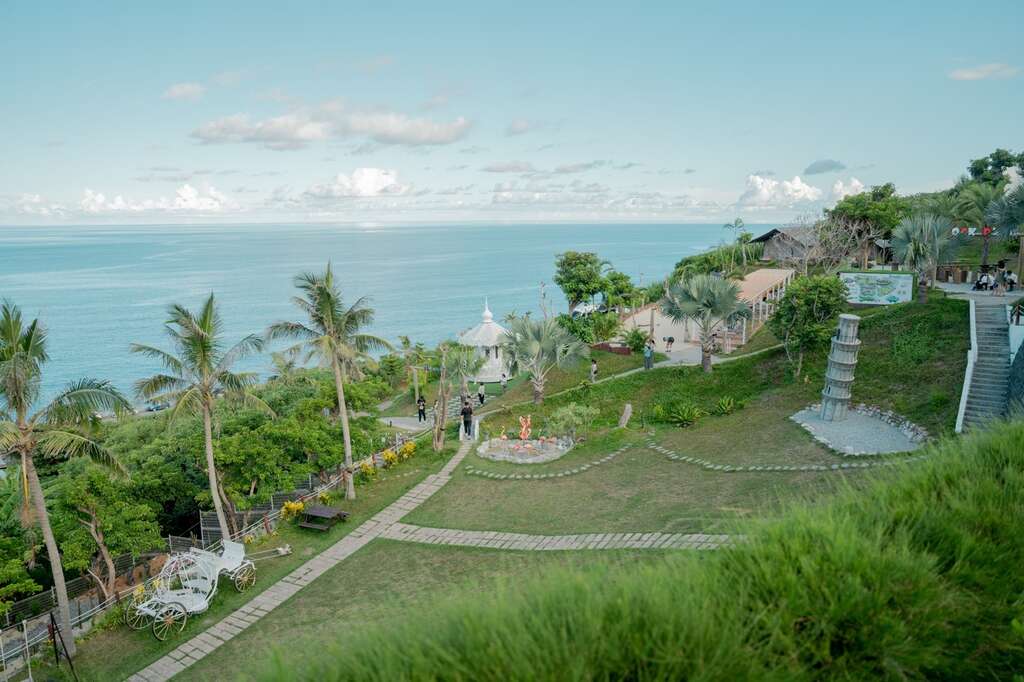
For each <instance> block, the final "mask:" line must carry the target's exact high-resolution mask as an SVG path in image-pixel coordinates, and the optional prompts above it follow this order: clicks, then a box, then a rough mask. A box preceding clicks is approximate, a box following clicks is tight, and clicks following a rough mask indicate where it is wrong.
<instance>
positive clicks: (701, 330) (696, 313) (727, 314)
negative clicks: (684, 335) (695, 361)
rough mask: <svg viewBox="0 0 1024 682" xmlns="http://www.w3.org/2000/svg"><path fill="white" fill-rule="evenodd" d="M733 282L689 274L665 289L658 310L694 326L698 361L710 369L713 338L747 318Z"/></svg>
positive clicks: (745, 308)
mask: <svg viewBox="0 0 1024 682" xmlns="http://www.w3.org/2000/svg"><path fill="white" fill-rule="evenodd" d="M739 295H740V287H739V285H738V284H737V283H736V282H733V281H731V280H728V279H725V278H723V277H715V276H713V275H702V274H697V275H690V276H687V277H684V278H682V279H680V280H678V281H675V282H673V283H672V284H671V285H670V286H669V287H668V288H667V289H666V290H665V298H663V299H662V301H661V311H662V312H663V313H664V314H665V315H666V316H668V317H669V318H671V319H673V320H675V321H676V322H682V321H685V320H688V321H690V322H692V323H693V324H694V325H695V326H696V328H697V335H698V338H699V340H700V346H701V364H702V365H703V367H704V371H705V372H710V371H711V352H712V350H713V347H714V342H715V337H716V335H717V334H718V333H719V332H724V331H725V330H726V329H727V328H728V326H729V325H732V324H733V323H734V322H736V321H739V320H742V319H745V318H748V317H750V307H749V306H748V305H747V304H746V303H745V302H744V301H742V300H740V297H739Z"/></svg>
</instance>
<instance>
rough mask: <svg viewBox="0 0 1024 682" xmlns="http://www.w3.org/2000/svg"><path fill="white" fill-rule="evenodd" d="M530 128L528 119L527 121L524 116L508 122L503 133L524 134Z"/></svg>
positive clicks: (509, 134)
mask: <svg viewBox="0 0 1024 682" xmlns="http://www.w3.org/2000/svg"><path fill="white" fill-rule="evenodd" d="M530 129H531V128H530V122H529V121H527V120H526V119H525V118H517V119H516V120H514V121H512V122H511V123H509V124H508V127H507V128H505V134H506V135H508V136H510V137H511V136H512V135H524V134H526V133H528V132H530Z"/></svg>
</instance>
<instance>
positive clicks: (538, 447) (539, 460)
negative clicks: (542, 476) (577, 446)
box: [476, 437, 573, 464]
mask: <svg viewBox="0 0 1024 682" xmlns="http://www.w3.org/2000/svg"><path fill="white" fill-rule="evenodd" d="M572 446H573V442H572V441H571V440H569V439H568V438H554V437H552V438H531V439H529V440H518V439H508V438H491V439H489V440H485V441H484V442H483V443H481V444H480V445H479V446H478V447H477V449H476V454H478V455H480V456H481V457H483V458H484V459H489V460H491V461H494V462H512V463H513V464H544V463H545V462H554V461H555V460H557V459H559V458H561V457H562V456H563V455H565V453H567V452H569V450H571V449H572Z"/></svg>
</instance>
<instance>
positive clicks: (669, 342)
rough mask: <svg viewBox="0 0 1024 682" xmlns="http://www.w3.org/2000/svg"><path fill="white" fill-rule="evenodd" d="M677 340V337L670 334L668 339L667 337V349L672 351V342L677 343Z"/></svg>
mask: <svg viewBox="0 0 1024 682" xmlns="http://www.w3.org/2000/svg"><path fill="white" fill-rule="evenodd" d="M675 342H676V337H674V336H670V337H668V338H667V339H665V350H667V351H668V352H669V353H671V352H672V344H673V343H675Z"/></svg>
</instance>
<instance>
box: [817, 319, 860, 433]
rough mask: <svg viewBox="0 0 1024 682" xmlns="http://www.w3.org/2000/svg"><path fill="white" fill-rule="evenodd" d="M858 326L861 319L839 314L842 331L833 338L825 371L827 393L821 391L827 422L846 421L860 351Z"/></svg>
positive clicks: (822, 410) (823, 412)
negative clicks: (854, 371)
mask: <svg viewBox="0 0 1024 682" xmlns="http://www.w3.org/2000/svg"><path fill="white" fill-rule="evenodd" d="M859 324H860V318H859V317H858V316H856V315H845V314H844V315H840V316H839V328H838V329H837V330H836V333H835V336H833V337H832V350H831V351H830V352H829V354H828V369H826V370H825V390H823V391H822V392H821V418H822V419H823V420H825V421H827V422H832V421H836V422H838V421H842V420H844V419H846V410H847V408H848V407H849V406H850V387H851V386H852V385H853V370H854V369H856V367H857V353H858V351H860V339H858V338H857V326H858V325H859Z"/></svg>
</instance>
